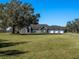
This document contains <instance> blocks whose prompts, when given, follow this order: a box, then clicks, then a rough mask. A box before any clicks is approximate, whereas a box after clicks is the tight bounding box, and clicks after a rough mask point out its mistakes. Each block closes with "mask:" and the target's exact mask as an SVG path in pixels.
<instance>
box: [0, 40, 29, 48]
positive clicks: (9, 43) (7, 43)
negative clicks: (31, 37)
mask: <svg viewBox="0 0 79 59" xmlns="http://www.w3.org/2000/svg"><path fill="white" fill-rule="evenodd" d="M26 43H29V41H27V42H0V48H4V47H10V46H15V45H19V44H26Z"/></svg>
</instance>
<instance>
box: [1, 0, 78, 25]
mask: <svg viewBox="0 0 79 59" xmlns="http://www.w3.org/2000/svg"><path fill="white" fill-rule="evenodd" d="M21 1H22V2H23V3H26V2H29V3H31V4H32V6H33V7H34V9H35V13H40V15H41V17H40V19H39V23H40V24H48V25H60V26H65V25H66V23H67V22H68V21H71V20H74V19H76V18H79V0H21ZM6 2H9V0H0V3H6Z"/></svg>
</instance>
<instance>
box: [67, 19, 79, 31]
mask: <svg viewBox="0 0 79 59" xmlns="http://www.w3.org/2000/svg"><path fill="white" fill-rule="evenodd" d="M66 27H67V31H68V32H79V18H77V19H75V20H73V21H69V22H67V25H66Z"/></svg>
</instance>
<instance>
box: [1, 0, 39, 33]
mask: <svg viewBox="0 0 79 59" xmlns="http://www.w3.org/2000/svg"><path fill="white" fill-rule="evenodd" d="M39 17H40V14H39V13H36V14H35V11H34V8H33V7H32V5H31V4H29V3H22V2H21V1H20V0H11V1H10V2H9V3H6V4H0V20H2V25H3V27H8V26H11V27H12V28H13V33H14V32H15V26H17V28H18V29H20V28H22V27H25V26H30V24H38V23H39Z"/></svg>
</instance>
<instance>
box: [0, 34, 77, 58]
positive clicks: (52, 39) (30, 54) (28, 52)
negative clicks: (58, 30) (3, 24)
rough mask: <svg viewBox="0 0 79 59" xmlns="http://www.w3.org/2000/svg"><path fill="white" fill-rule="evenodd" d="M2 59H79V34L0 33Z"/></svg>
mask: <svg viewBox="0 0 79 59" xmlns="http://www.w3.org/2000/svg"><path fill="white" fill-rule="evenodd" d="M0 59H79V34H75V33H74V34H71V33H66V34H63V35H13V34H9V33H0Z"/></svg>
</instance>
